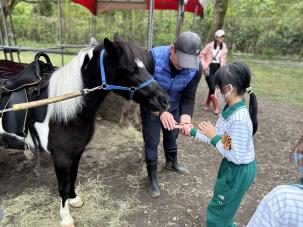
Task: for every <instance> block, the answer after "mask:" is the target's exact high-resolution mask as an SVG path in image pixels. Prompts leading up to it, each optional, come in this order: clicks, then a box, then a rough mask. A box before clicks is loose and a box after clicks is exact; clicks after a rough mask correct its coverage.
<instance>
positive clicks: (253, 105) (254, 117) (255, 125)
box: [249, 92, 258, 135]
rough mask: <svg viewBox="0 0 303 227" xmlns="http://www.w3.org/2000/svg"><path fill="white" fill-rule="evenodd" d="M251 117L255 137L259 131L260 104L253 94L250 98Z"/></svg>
mask: <svg viewBox="0 0 303 227" xmlns="http://www.w3.org/2000/svg"><path fill="white" fill-rule="evenodd" d="M249 115H250V119H251V121H252V125H253V135H255V133H256V132H257V130H258V118H257V115H258V102H257V96H256V95H255V93H253V92H252V93H251V94H250V97H249Z"/></svg>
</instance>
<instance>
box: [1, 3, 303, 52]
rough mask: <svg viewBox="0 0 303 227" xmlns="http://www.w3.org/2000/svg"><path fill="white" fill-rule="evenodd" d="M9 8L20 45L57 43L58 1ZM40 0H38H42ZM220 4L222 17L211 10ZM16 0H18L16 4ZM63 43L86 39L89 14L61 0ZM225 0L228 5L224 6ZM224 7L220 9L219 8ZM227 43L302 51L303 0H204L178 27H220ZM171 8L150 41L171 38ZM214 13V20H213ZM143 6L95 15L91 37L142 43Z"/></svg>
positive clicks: (206, 31) (203, 30) (246, 48)
mask: <svg viewBox="0 0 303 227" xmlns="http://www.w3.org/2000/svg"><path fill="white" fill-rule="evenodd" d="M5 2H6V3H7V4H8V5H9V6H10V7H11V9H12V7H14V10H13V11H12V19H13V24H14V27H15V30H16V32H15V34H16V38H17V40H18V43H19V44H20V45H30V46H38V45H40V46H44V47H45V46H52V45H56V44H59V37H58V36H59V35H58V34H59V29H58V25H59V20H58V10H57V5H56V3H57V1H55V0H51V1H44V0H36V2H40V3H28V2H35V1H34V0H32V1H31V0H28V1H24V0H5ZM41 2H42V3H41ZM216 2H218V3H220V4H221V10H223V13H221V14H220V15H221V16H218V11H215V10H214V6H215V3H216ZM17 3H18V4H17ZM62 3H63V4H62V11H63V20H62V22H63V42H64V43H66V44H85V43H88V41H89V40H90V37H91V35H92V34H91V30H92V29H91V20H92V16H91V14H90V12H89V11H88V10H86V9H85V8H83V7H82V6H80V5H77V4H73V3H71V1H70V0H62ZM227 3H228V10H227V7H226V6H227ZM224 7H225V8H224ZM224 12H225V13H226V16H225V21H224V24H223V29H225V31H226V42H227V44H228V46H229V49H230V50H232V51H241V52H250V53H261V54H266V55H268V56H271V55H276V54H282V55H283V54H295V55H300V56H303V23H302V18H303V1H302V0H232V1H228V0H208V1H207V8H206V10H205V18H204V19H203V20H200V19H199V17H196V20H195V23H194V26H192V19H193V14H191V13H186V14H185V21H184V22H185V23H184V26H183V30H191V29H192V30H193V31H195V32H197V33H199V34H200V35H201V36H202V40H203V41H204V43H205V40H206V37H207V36H209V37H211V36H213V33H214V31H215V30H216V29H217V28H220V27H221V26H222V23H223V20H222V15H224ZM176 16H177V13H176V11H155V15H154V33H153V35H154V39H153V45H164V44H169V43H171V42H173V41H174V39H175V34H176ZM215 18H217V20H216V19H215ZM147 19H148V10H128V11H126V10H118V11H112V12H106V13H103V14H100V15H98V16H97V17H96V39H97V40H98V41H102V40H103V39H104V38H105V37H109V38H111V37H113V34H114V33H115V32H118V33H120V34H121V36H122V37H124V38H125V39H127V40H130V41H134V42H137V43H139V44H140V45H142V46H146V41H147Z"/></svg>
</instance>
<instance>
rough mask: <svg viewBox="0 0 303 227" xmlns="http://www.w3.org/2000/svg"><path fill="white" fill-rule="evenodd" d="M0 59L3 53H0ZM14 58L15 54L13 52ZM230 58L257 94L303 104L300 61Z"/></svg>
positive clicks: (29, 57)
mask: <svg viewBox="0 0 303 227" xmlns="http://www.w3.org/2000/svg"><path fill="white" fill-rule="evenodd" d="M49 56H50V59H51V61H52V62H53V64H54V65H56V66H61V56H60V55H58V54H50V55H49ZM20 57H21V62H26V63H29V62H32V61H33V57H34V53H31V52H24V53H21V55H20ZM72 58H73V56H69V55H65V56H64V63H65V64H66V63H67V62H68V61H70V60H71V59H72ZM0 59H4V55H3V53H2V52H1V53H0ZM14 59H15V60H16V59H17V55H16V54H14ZM232 60H242V61H243V62H245V63H247V64H248V66H249V67H250V69H251V71H252V75H253V77H252V87H253V89H254V91H255V93H256V94H257V96H260V97H263V98H266V99H270V100H273V101H282V102H285V103H291V104H295V105H302V106H303V65H302V62H301V63H300V62H294V61H291V60H289V59H288V60H284V61H282V60H270V61H265V60H264V61H261V60H259V58H257V57H256V58H255V59H254V58H252V57H250V58H247V57H243V58H241V56H237V57H236V58H235V57H234V58H233V59H232Z"/></svg>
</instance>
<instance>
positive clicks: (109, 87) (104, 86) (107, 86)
mask: <svg viewBox="0 0 303 227" xmlns="http://www.w3.org/2000/svg"><path fill="white" fill-rule="evenodd" d="M104 52H105V50H104V49H103V50H102V51H101V54H100V70H101V80H102V84H101V86H100V89H103V90H107V91H110V90H122V91H129V92H130V99H132V98H133V96H134V93H135V91H137V90H139V89H141V88H144V87H145V86H147V85H149V84H150V83H152V82H153V81H154V78H151V79H149V80H147V81H145V82H143V83H142V84H140V85H139V86H138V87H133V86H132V87H123V86H118V85H111V84H107V83H106V77H105V70H104V64H103V57H104Z"/></svg>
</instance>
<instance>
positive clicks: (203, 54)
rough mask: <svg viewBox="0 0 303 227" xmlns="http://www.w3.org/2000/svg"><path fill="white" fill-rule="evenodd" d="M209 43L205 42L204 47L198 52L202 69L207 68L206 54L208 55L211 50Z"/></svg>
mask: <svg viewBox="0 0 303 227" xmlns="http://www.w3.org/2000/svg"><path fill="white" fill-rule="evenodd" d="M210 45H211V43H209V44H207V45H206V47H204V49H203V50H202V51H201V53H200V60H201V63H202V65H203V70H206V69H207V68H208V66H209V65H208V64H207V61H208V59H207V58H208V55H209V52H210V51H211V46H210Z"/></svg>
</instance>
